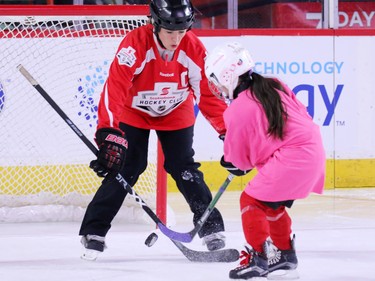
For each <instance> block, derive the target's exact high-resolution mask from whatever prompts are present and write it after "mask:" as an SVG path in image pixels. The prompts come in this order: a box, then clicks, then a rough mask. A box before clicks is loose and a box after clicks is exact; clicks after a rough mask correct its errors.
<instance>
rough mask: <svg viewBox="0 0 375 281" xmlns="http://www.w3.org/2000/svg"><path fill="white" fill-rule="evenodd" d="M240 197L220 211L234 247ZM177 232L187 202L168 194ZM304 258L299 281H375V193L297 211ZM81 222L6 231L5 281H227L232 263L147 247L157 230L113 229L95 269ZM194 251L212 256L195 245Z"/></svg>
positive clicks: (327, 197) (331, 196)
mask: <svg viewBox="0 0 375 281" xmlns="http://www.w3.org/2000/svg"><path fill="white" fill-rule="evenodd" d="M238 198H239V193H237V192H230V191H227V192H226V193H225V194H224V195H223V196H222V198H221V199H220V201H219V203H218V207H219V208H220V210H221V212H222V214H223V216H224V220H225V223H226V229H227V231H226V236H227V247H235V248H237V249H241V248H242V247H243V244H244V239H243V234H242V230H241V221H240V215H239V210H238V209H239V208H238V205H239V202H238ZM168 200H169V204H170V206H171V207H172V209H173V211H174V213H175V220H176V224H175V225H173V229H175V230H178V231H183V232H185V231H188V230H191V229H192V223H191V214H190V212H189V210H188V209H187V207H186V203H185V202H184V201H183V199H182V196H181V195H180V194H169V195H168ZM290 215H291V217H292V219H293V230H294V233H295V234H296V248H297V255H298V258H299V267H298V272H299V275H300V279H299V280H314V281H315V280H316V281H323V280H327V281H328V280H329V281H334V280H337V281H346V280H356V281H365V280H375V274H374V272H375V242H374V237H375V188H373V189H371V188H370V189H340V190H328V191H326V192H325V194H324V195H321V196H318V195H312V196H310V197H309V198H307V199H304V200H299V201H296V202H295V205H294V206H293V207H292V209H290ZM79 223H80V222H79V221H77V222H60V223H2V224H0V281H101V280H103V281H148V280H150V281H169V280H170V281H172V280H173V281H174V280H176V281H179V280H181V281H221V280H230V279H229V277H228V272H229V270H230V269H232V268H234V267H236V266H237V264H238V262H233V263H194V262H190V261H188V260H187V259H186V258H185V257H184V256H183V255H182V254H181V253H180V252H179V250H178V249H177V248H176V247H175V246H174V244H172V243H171V242H170V241H169V240H168V239H167V238H166V237H164V236H163V235H162V234H160V233H159V239H158V241H157V242H156V243H155V245H154V246H152V247H150V248H149V247H146V246H145V245H144V240H145V239H146V237H147V236H148V235H149V234H150V233H151V232H152V231H153V230H154V226H153V225H135V224H126V223H114V224H113V226H112V229H111V230H110V232H109V234H108V235H107V244H108V249H107V250H106V251H105V252H104V253H103V254H102V255H101V256H100V257H99V258H98V260H97V261H95V262H88V261H84V260H81V259H80V253H81V250H82V248H81V244H80V243H79V236H78V230H79V226H80V224H79ZM187 246H188V247H190V248H193V249H197V250H205V247H204V246H202V244H201V240H200V239H199V238H198V237H196V238H195V239H194V241H193V242H192V243H189V244H187Z"/></svg>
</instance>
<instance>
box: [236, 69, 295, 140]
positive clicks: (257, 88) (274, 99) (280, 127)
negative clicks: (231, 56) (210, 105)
mask: <svg viewBox="0 0 375 281" xmlns="http://www.w3.org/2000/svg"><path fill="white" fill-rule="evenodd" d="M239 81H240V84H239V86H238V87H237V88H236V90H235V93H237V94H238V93H239V92H241V91H243V90H245V89H248V88H250V91H251V95H252V96H253V97H254V98H256V99H257V100H258V101H259V102H260V103H261V105H262V107H263V109H264V112H265V114H266V116H267V120H268V123H269V125H268V131H267V132H268V134H270V135H271V136H274V137H276V138H279V139H283V137H284V126H285V121H286V120H287V118H288V113H287V112H286V109H285V107H284V104H283V102H282V100H281V97H280V95H279V93H278V92H277V90H280V91H282V92H284V93H285V94H286V95H287V93H286V91H285V89H284V87H283V86H282V84H281V83H280V82H279V81H278V80H277V79H275V78H267V77H264V76H262V75H260V74H258V73H255V72H253V73H251V74H250V75H249V73H248V72H247V73H245V74H242V75H241V76H240V77H239Z"/></svg>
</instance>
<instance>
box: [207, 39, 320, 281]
mask: <svg viewBox="0 0 375 281" xmlns="http://www.w3.org/2000/svg"><path fill="white" fill-rule="evenodd" d="M205 71H206V76H207V77H208V79H209V81H210V83H212V89H213V92H214V93H215V94H216V95H217V96H219V97H220V98H224V99H226V100H227V101H228V104H230V105H229V107H228V109H227V110H226V111H225V112H224V121H225V126H226V130H227V131H226V135H225V140H224V156H223V158H222V159H221V164H222V166H224V167H225V168H227V169H229V170H230V171H232V172H233V173H235V174H237V175H241V174H242V175H244V174H246V173H247V172H249V171H250V170H252V169H253V168H256V169H257V174H256V175H255V177H254V178H253V179H252V180H251V181H250V182H249V183H248V184H247V186H246V188H245V189H244V191H243V192H242V194H241V197H240V208H241V216H242V227H243V231H244V236H245V238H246V242H247V243H246V245H245V249H244V250H243V251H242V252H241V257H240V259H241V261H240V265H239V266H238V267H237V268H235V269H233V270H231V271H230V273H229V277H230V278H232V279H252V278H255V279H256V278H262V277H263V278H264V279H267V275H268V274H270V275H271V274H272V275H275V274H276V275H279V274H285V275H286V276H282V277H285V278H295V277H297V276H298V275H297V272H296V271H295V269H296V268H297V263H298V261H297V256H296V252H295V248H294V238H292V236H291V234H292V230H291V224H292V223H291V218H290V217H289V215H288V212H287V209H286V207H288V208H290V207H291V206H292V204H293V202H294V200H296V199H301V198H305V197H307V196H308V195H309V194H310V193H311V192H315V193H318V194H320V193H322V191H323V185H324V179H325V151H324V148H323V143H322V138H321V135H320V129H319V127H318V126H317V125H316V124H314V122H313V120H312V118H311V117H310V116H309V115H308V113H307V110H306V107H305V106H304V105H303V104H302V103H301V102H299V101H298V100H297V98H296V96H295V95H294V93H293V92H292V91H291V89H289V88H288V86H287V85H285V84H284V83H283V82H282V81H280V80H278V79H276V78H272V77H268V78H267V77H264V76H262V75H260V74H258V73H256V72H254V62H253V59H252V58H251V56H250V53H249V52H248V51H247V50H246V49H245V48H244V47H243V46H242V45H240V44H239V43H236V42H229V43H226V44H223V45H220V46H218V47H216V48H215V49H214V50H213V51H212V53H210V54H209V56H208V58H207V61H206V66H205ZM281 270H282V271H283V272H281ZM276 271H278V272H276ZM268 277H270V276H268Z"/></svg>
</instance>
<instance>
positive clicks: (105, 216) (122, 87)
mask: <svg viewBox="0 0 375 281" xmlns="http://www.w3.org/2000/svg"><path fill="white" fill-rule="evenodd" d="M150 12H151V23H150V24H147V25H145V26H141V27H139V28H137V29H135V30H133V31H131V32H130V33H128V34H127V35H126V36H125V38H124V39H123V40H122V42H121V43H120V45H119V47H118V50H117V53H116V57H115V59H114V60H113V62H112V64H111V66H110V70H109V76H108V79H107V81H106V83H105V85H104V89H103V92H102V94H101V97H100V101H99V106H98V116H99V120H98V126H97V132H96V134H95V140H96V143H97V144H98V147H99V153H98V157H97V159H96V160H94V161H92V162H91V163H90V167H91V168H92V169H93V170H94V171H95V172H96V173H97V174H98V175H99V176H102V177H105V179H104V180H103V182H102V184H101V186H100V187H99V189H98V191H97V192H96V194H95V196H94V198H93V199H92V201H91V202H90V204H89V205H88V208H87V210H86V213H85V216H84V218H83V221H82V225H81V228H80V231H79V235H81V236H82V239H81V242H82V244H83V245H84V247H85V252H84V253H83V255H82V257H83V258H85V259H91V260H94V259H96V257H97V254H98V253H100V252H102V251H103V250H104V249H105V236H106V234H107V232H108V231H109V229H110V227H111V222H112V220H113V218H114V217H115V216H116V214H117V212H118V211H119V209H120V207H121V205H122V203H123V201H124V198H125V196H126V195H127V192H126V191H125V190H124V188H123V187H122V186H121V185H120V184H119V183H118V182H117V181H116V180H114V179H113V176H114V175H115V174H117V173H118V172H120V173H121V175H122V176H123V177H124V179H125V180H126V181H127V182H128V183H129V184H130V185H132V186H134V185H135V183H136V182H137V180H138V177H139V176H140V175H141V174H142V173H143V172H144V171H145V169H146V166H147V154H148V140H149V134H150V130H155V131H156V134H157V137H158V139H159V140H160V143H161V147H162V150H163V153H164V156H165V162H164V168H165V170H166V171H167V172H168V173H169V174H170V175H171V176H172V178H173V179H174V180H175V182H176V185H177V187H178V189H179V191H180V192H181V193H182V195H183V196H184V198H185V199H186V202H187V203H188V204H189V207H190V209H191V211H192V212H193V222H194V223H196V222H197V221H198V219H199V218H200V217H201V215H202V214H203V213H204V211H205V210H206V208H207V207H208V205H209V203H210V202H211V200H212V194H211V192H210V190H209V188H208V186H207V185H206V183H205V181H204V178H203V174H202V172H201V171H200V170H199V169H198V168H199V167H200V164H199V163H197V162H195V160H194V158H193V157H194V150H193V148H192V145H193V134H194V123H195V115H194V100H195V102H196V103H197V104H198V106H199V109H200V111H201V112H202V114H203V115H204V116H205V117H206V118H207V120H208V121H209V122H210V123H211V125H212V126H213V128H214V129H215V130H216V131H217V133H218V134H219V135H223V134H225V126H224V121H223V117H222V114H223V111H224V110H225V109H226V104H225V103H224V102H222V101H219V100H218V99H216V98H215V97H214V96H213V95H212V93H211V92H210V90H209V88H208V80H207V78H206V77H205V74H204V59H205V57H206V49H205V47H204V45H203V43H202V42H201V41H200V40H199V39H198V37H197V36H196V35H195V34H194V33H192V32H191V31H190V29H191V27H192V24H193V22H194V9H193V6H192V4H191V2H190V1H189V0H152V1H151V2H150ZM223 231H224V223H223V219H222V216H221V214H220V212H219V211H218V210H217V209H215V210H214V211H213V212H212V214H211V216H210V217H209V219H208V220H207V222H206V223H205V225H204V226H203V227H202V229H201V230H200V231H199V233H198V235H199V236H200V237H201V238H203V241H204V243H205V244H206V246H207V248H208V250H210V251H213V250H218V249H221V248H223V247H225V237H224V235H223Z"/></svg>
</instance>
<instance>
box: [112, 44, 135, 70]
mask: <svg viewBox="0 0 375 281" xmlns="http://www.w3.org/2000/svg"><path fill="white" fill-rule="evenodd" d="M134 53H135V50H134V49H133V48H132V47H130V46H129V47H127V48H122V49H121V50H120V51H119V52H118V53H117V55H116V57H117V60H118V63H119V64H120V65H127V66H129V67H132V66H133V65H134V64H135V61H136V59H137V58H136V57H135V55H134Z"/></svg>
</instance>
